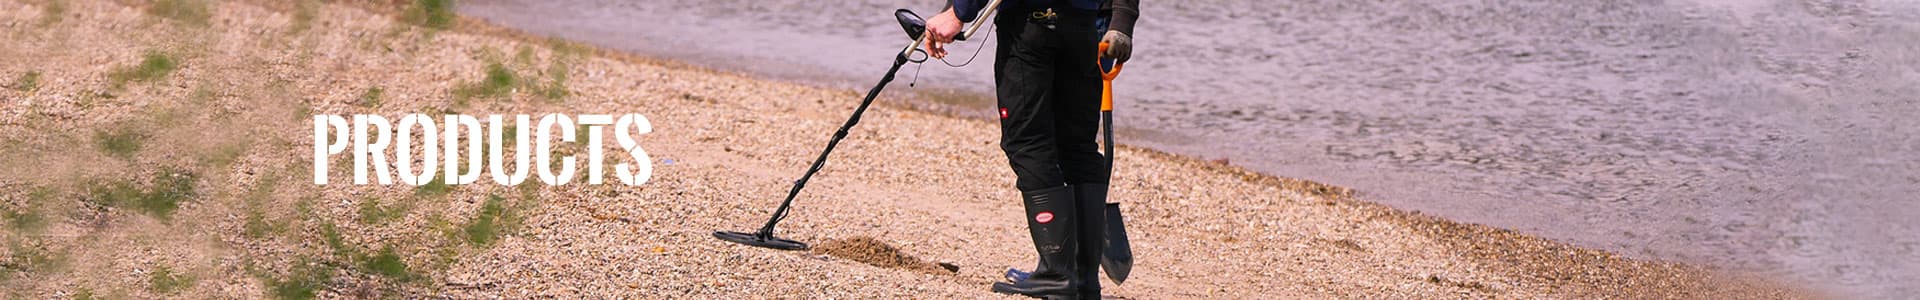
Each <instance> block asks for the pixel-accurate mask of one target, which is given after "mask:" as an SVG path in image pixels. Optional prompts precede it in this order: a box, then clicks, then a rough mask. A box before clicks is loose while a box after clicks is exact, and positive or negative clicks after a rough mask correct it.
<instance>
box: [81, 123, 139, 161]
mask: <svg viewBox="0 0 1920 300" xmlns="http://www.w3.org/2000/svg"><path fill="white" fill-rule="evenodd" d="M135 127H136V126H133V125H130V124H120V125H116V126H114V127H113V128H109V129H107V130H105V131H99V132H94V133H93V143H94V145H96V146H99V147H100V150H103V151H106V152H107V154H110V155H113V156H115V157H119V158H121V159H133V154H134V153H138V152H140V148H141V147H143V145H144V144H146V141H147V138H148V137H149V136H148V134H147V133H146V132H142V131H140V130H139V129H138V128H135Z"/></svg>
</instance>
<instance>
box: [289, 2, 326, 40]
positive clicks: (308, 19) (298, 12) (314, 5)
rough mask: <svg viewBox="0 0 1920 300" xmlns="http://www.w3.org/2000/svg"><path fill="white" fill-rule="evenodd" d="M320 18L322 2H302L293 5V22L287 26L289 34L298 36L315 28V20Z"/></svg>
mask: <svg viewBox="0 0 1920 300" xmlns="http://www.w3.org/2000/svg"><path fill="white" fill-rule="evenodd" d="M319 17H320V1H317V0H300V1H299V2H296V3H294V4H293V20H291V23H290V24H288V25H287V33H290V34H298V33H302V32H306V31H307V29H311V28H313V19H317V18H319Z"/></svg>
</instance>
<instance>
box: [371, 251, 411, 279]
mask: <svg viewBox="0 0 1920 300" xmlns="http://www.w3.org/2000/svg"><path fill="white" fill-rule="evenodd" d="M360 267H361V268H363V269H365V270H366V271H367V272H368V273H373V274H374V275H380V276H386V277H387V278H393V279H395V280H400V281H408V280H412V279H413V278H414V276H413V273H412V272H408V271H407V262H406V261H403V260H401V259H400V255H399V254H395V253H394V252H393V247H385V248H380V251H379V252H376V253H374V254H373V255H372V256H368V257H367V258H366V259H364V260H362V261H361V262H360Z"/></svg>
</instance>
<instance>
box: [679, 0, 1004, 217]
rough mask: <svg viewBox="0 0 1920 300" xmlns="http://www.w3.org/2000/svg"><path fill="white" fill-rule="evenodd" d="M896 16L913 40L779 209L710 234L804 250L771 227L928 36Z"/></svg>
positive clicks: (908, 15) (907, 16)
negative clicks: (762, 220) (750, 223)
mask: <svg viewBox="0 0 1920 300" xmlns="http://www.w3.org/2000/svg"><path fill="white" fill-rule="evenodd" d="M1000 1H1001V0H994V1H993V2H990V3H988V4H987V7H986V10H985V11H983V13H982V17H983V18H984V17H986V16H990V15H992V13H993V11H994V10H995V9H996V8H998V7H999V6H1000ZM896 16H900V17H901V22H902V25H903V26H906V27H907V34H908V35H909V36H913V37H915V38H913V42H912V43H909V44H907V47H906V48H902V49H900V53H899V54H896V55H894V57H893V66H892V67H888V68H887V75H886V76H881V77H880V83H879V84H875V85H874V86H873V89H871V90H867V96H866V98H864V99H861V100H860V106H859V107H857V108H854V110H853V115H852V116H848V117H847V122H846V123H845V124H841V125H840V130H838V131H834V133H833V139H830V140H827V148H826V149H823V150H820V157H818V158H814V159H813V164H812V165H811V166H809V167H807V172H806V173H805V174H802V175H800V179H798V180H794V181H793V188H792V189H789V190H787V198H786V199H785V200H781V201H780V208H778V209H775V210H774V212H773V216H772V217H769V218H767V224H766V225H763V226H760V230H759V231H757V232H754V233H753V234H752V235H748V234H746V233H742V232H731V231H716V232H714V233H713V236H714V237H716V238H720V239H722V240H727V241H733V242H737V243H743V244H748V245H753V246H759V247H768V248H776V249H786V250H798V249H805V248H806V247H807V246H806V244H805V243H801V242H798V241H793V240H787V239H781V238H777V237H774V236H773V229H774V226H775V225H778V224H779V223H780V220H781V219H785V218H786V217H787V212H788V211H789V210H790V209H792V208H793V199H794V198H798V197H799V196H800V190H801V189H804V188H806V186H807V181H808V180H811V179H813V175H814V174H815V173H819V172H820V168H822V167H824V166H826V163H827V157H828V156H830V155H832V154H833V149H834V148H835V147H838V146H839V145H840V141H841V140H843V139H846V138H847V133H848V131H850V130H853V126H854V125H857V124H860V116H861V115H864V114H866V112H867V107H869V106H872V105H873V100H874V98H877V97H879V96H880V90H882V89H885V88H886V87H887V84H888V83H892V82H893V78H894V74H896V73H899V72H900V67H901V66H904V65H906V64H907V63H908V62H915V61H914V60H913V59H912V58H911V57H912V56H913V53H914V52H915V51H916V49H919V48H920V45H922V44H923V43H925V42H926V41H927V39H929V38H931V37H929V36H926V35H925V34H923V33H924V32H923V31H924V30H925V29H924V28H916V27H914V26H909V25H916V24H909V22H913V23H918V22H919V18H918V17H917V16H913V15H912V12H911V11H907V10H904V9H903V10H900V11H899V12H896ZM983 20H985V19H981V20H976V21H975V22H974V24H973V28H970V29H967V30H966V31H965V32H962V33H960V34H959V35H961V36H966V35H972V34H973V33H974V32H975V31H978V30H980V24H981V23H983V22H980V21H983ZM917 25H919V26H924V24H917ZM956 39H959V37H956Z"/></svg>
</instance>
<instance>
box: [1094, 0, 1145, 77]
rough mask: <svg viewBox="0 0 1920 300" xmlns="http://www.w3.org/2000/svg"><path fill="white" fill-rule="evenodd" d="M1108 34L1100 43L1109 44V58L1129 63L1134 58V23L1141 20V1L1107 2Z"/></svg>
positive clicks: (1116, 0)
mask: <svg viewBox="0 0 1920 300" xmlns="http://www.w3.org/2000/svg"><path fill="white" fill-rule="evenodd" d="M1106 5H1107V9H1106V13H1107V14H1109V15H1108V16H1107V32H1106V36H1105V37H1103V38H1101V39H1100V42H1102V43H1107V44H1108V47H1107V52H1106V53H1101V54H1102V55H1105V56H1106V57H1107V58H1112V59H1115V60H1118V61H1119V62H1123V63H1124V62H1127V60H1128V59H1132V58H1133V23H1134V22H1136V21H1139V20H1140V0H1109V1H1107V4H1106Z"/></svg>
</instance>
